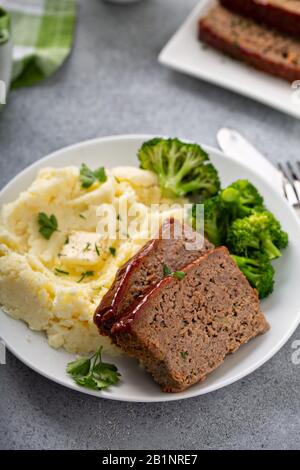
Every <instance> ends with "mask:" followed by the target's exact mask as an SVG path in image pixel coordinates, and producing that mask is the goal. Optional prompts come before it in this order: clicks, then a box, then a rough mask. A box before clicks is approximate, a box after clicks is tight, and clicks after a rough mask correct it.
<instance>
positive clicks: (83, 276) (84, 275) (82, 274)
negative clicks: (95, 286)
mask: <svg viewBox="0 0 300 470" xmlns="http://www.w3.org/2000/svg"><path fill="white" fill-rule="evenodd" d="M93 275H94V271H85V272H84V273H81V277H80V278H79V279H78V281H77V282H81V281H83V279H84V278H85V277H87V276H93Z"/></svg>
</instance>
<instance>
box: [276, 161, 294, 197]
mask: <svg viewBox="0 0 300 470" xmlns="http://www.w3.org/2000/svg"><path fill="white" fill-rule="evenodd" d="M277 166H278V168H279V171H280V173H281V176H282V184H283V189H284V194H285V197H286V199H287V201H288V203H289V204H290V205H291V206H295V205H296V204H298V198H297V195H296V192H295V189H294V187H293V186H292V184H291V182H290V176H289V175H288V173H287V172H286V169H285V168H284V167H283V165H282V164H281V163H278V164H277Z"/></svg>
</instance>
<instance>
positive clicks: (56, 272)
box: [54, 268, 70, 276]
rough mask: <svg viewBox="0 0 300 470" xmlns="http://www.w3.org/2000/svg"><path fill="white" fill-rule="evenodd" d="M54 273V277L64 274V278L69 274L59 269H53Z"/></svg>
mask: <svg viewBox="0 0 300 470" xmlns="http://www.w3.org/2000/svg"><path fill="white" fill-rule="evenodd" d="M54 272H55V274H56V275H58V274H64V275H66V276H68V275H69V274H70V273H68V271H63V270H62V269H59V268H54Z"/></svg>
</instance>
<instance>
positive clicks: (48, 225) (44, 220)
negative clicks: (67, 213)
mask: <svg viewBox="0 0 300 470" xmlns="http://www.w3.org/2000/svg"><path fill="white" fill-rule="evenodd" d="M38 224H39V226H40V228H39V232H40V234H41V235H42V236H43V237H44V238H46V240H49V238H50V237H51V235H52V234H53V232H58V223H57V218H56V217H55V215H54V214H51V215H50V217H48V215H47V214H45V212H39V213H38Z"/></svg>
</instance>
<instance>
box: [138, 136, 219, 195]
mask: <svg viewBox="0 0 300 470" xmlns="http://www.w3.org/2000/svg"><path fill="white" fill-rule="evenodd" d="M138 158H139V160H140V167H141V168H143V169H145V170H152V171H154V172H155V173H156V174H157V175H158V179H159V184H160V186H161V188H162V190H163V194H164V195H165V196H169V197H183V196H186V195H197V196H199V199H201V200H204V199H206V198H208V197H211V196H214V195H215V194H217V193H218V192H219V190H220V180H219V177H218V173H217V170H216V169H215V168H214V166H213V165H212V164H211V163H209V157H208V154H207V153H206V152H205V151H204V150H203V149H202V148H201V147H200V146H199V145H197V144H189V143H185V142H181V141H180V140H178V139H176V138H175V139H162V138H159V137H157V138H155V139H152V140H149V141H147V142H144V144H143V145H142V147H141V148H140V149H139V151H138Z"/></svg>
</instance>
